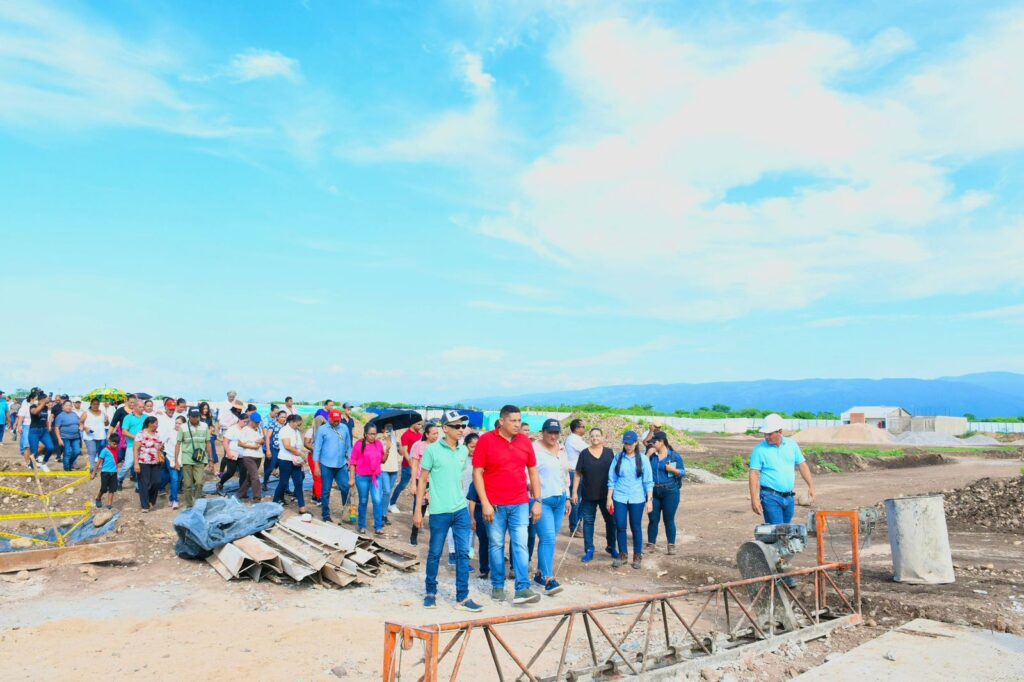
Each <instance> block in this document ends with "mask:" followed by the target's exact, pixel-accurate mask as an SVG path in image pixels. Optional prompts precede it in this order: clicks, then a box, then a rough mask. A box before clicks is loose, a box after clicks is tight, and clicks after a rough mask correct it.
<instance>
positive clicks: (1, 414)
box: [0, 398, 11, 423]
mask: <svg viewBox="0 0 1024 682" xmlns="http://www.w3.org/2000/svg"><path fill="white" fill-rule="evenodd" d="M10 409H11V406H10V405H9V404H8V402H7V398H0V423H6V422H7V413H8V411H10Z"/></svg>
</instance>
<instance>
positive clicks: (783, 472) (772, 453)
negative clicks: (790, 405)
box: [749, 414, 814, 523]
mask: <svg viewBox="0 0 1024 682" xmlns="http://www.w3.org/2000/svg"><path fill="white" fill-rule="evenodd" d="M784 425H785V423H784V421H783V419H782V417H781V416H779V415H777V414H770V415H768V416H767V417H765V418H764V422H763V423H762V425H761V433H763V434H764V440H763V441H761V442H760V443H758V444H757V445H756V446H755V447H754V451H753V452H752V453H750V473H749V483H750V508H751V509H753V510H754V513H755V514H758V515H763V516H764V522H765V523H789V522H791V521H792V520H793V510H794V499H793V496H794V493H793V486H794V484H795V483H796V469H797V468H799V469H800V475H801V476H802V477H803V479H804V480H805V481H806V482H807V492H808V494H809V495H810V498H811V502H812V503H813V502H814V480H813V479H812V478H811V470H810V468H809V467H808V466H807V462H805V461H804V455H803V453H802V452H800V446H799V445H797V442H796V441H795V440H793V439H792V438H786V437H785V436H783V435H782V427H783V426H784Z"/></svg>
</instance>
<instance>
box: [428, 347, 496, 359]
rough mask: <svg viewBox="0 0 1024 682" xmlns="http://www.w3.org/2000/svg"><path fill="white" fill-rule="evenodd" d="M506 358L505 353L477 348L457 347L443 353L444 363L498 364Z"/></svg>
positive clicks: (492, 349)
mask: <svg viewBox="0 0 1024 682" xmlns="http://www.w3.org/2000/svg"><path fill="white" fill-rule="evenodd" d="M504 357H505V351H503V350H498V349H494V348H478V347H477V346H455V347H454V348H449V349H448V350H446V351H444V352H443V353H441V360H443V361H444V362H453V363H454V362H497V361H498V360H501V359H502V358H504Z"/></svg>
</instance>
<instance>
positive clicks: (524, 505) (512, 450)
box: [473, 405, 541, 604]
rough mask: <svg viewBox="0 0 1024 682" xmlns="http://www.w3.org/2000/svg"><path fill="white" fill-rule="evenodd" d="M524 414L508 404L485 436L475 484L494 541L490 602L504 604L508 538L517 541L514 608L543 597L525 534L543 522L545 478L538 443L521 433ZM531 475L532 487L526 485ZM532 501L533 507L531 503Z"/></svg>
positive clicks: (476, 464) (475, 468)
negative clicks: (533, 579)
mask: <svg viewBox="0 0 1024 682" xmlns="http://www.w3.org/2000/svg"><path fill="white" fill-rule="evenodd" d="M522 423H523V415H522V413H520V411H519V408H518V407H516V406H515V405H506V406H505V407H503V408H501V413H500V414H499V415H498V424H497V428H495V429H494V431H489V432H487V433H485V434H484V435H482V436H480V440H479V441H477V444H476V451H475V452H474V453H473V484H474V486H475V487H476V492H477V495H479V496H480V508H481V509H482V511H483V516H484V521H486V522H487V537H488V540H489V541H490V554H489V557H490V563H491V598H493V599H494V600H495V601H504V600H505V551H504V550H505V535H506V534H507V535H508V536H509V538H510V539H511V541H512V567H513V569H514V570H515V574H516V585H515V596H514V597H513V598H512V603H513V604H532V603H533V602H536V601H538V600H540V595H539V594H537V593H536V592H534V591H533V590H531V589H530V576H529V556H528V555H527V553H526V535H527V534H526V529H527V525H528V524H529V522H530V517H531V516H532V518H533V522H534V523H536V522H537V521H538V520H540V514H541V504H540V496H541V493H540V475H539V474H538V473H537V457H536V455H535V454H534V452H533V443H532V441H530V439H529V438H527V437H526V436H524V435H523V434H521V433H519V429H520V427H521V426H522ZM527 476H529V482H530V487H529V489H527V486H526V482H527ZM531 499H532V500H533V503H532V505H531V504H530V500H531Z"/></svg>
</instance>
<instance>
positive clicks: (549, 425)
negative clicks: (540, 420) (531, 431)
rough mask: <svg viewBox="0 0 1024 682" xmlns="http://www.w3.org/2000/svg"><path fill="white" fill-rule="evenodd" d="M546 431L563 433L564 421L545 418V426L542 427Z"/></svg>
mask: <svg viewBox="0 0 1024 682" xmlns="http://www.w3.org/2000/svg"><path fill="white" fill-rule="evenodd" d="M540 430H541V431H543V432H544V433H561V432H562V423H561V422H560V421H558V420H557V419H545V420H544V426H542V427H540Z"/></svg>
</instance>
